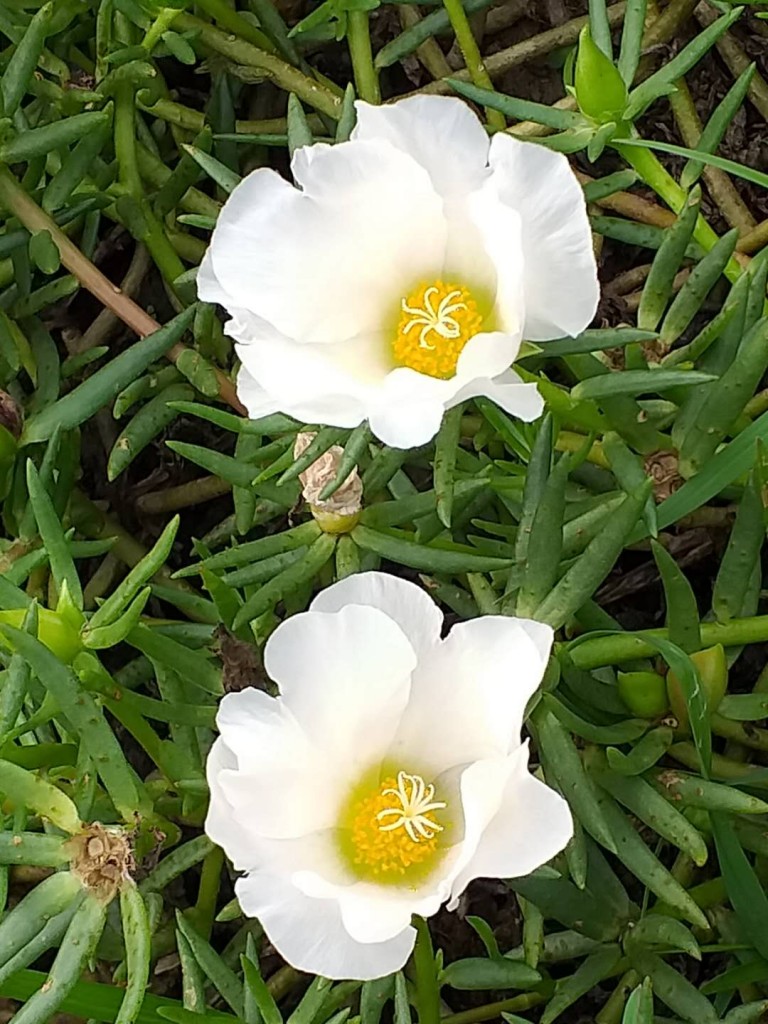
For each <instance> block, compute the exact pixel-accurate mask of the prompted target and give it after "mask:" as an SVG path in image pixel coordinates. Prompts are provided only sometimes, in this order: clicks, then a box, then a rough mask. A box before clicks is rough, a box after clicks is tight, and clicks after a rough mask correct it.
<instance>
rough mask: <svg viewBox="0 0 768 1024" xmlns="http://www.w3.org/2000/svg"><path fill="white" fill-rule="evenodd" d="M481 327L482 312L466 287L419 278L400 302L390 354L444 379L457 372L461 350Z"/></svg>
mask: <svg viewBox="0 0 768 1024" xmlns="http://www.w3.org/2000/svg"><path fill="white" fill-rule="evenodd" d="M482 329H483V316H482V314H481V312H480V309H479V307H478V303H477V301H476V300H475V298H474V297H473V295H472V293H471V292H470V291H469V290H468V289H467V288H465V287H464V286H463V285H459V284H454V283H452V282H446V281H427V282H422V283H421V284H419V285H417V287H416V288H415V289H414V290H413V291H412V292H411V293H410V294H409V295H407V296H406V297H405V298H404V299H403V300H402V301H401V303H400V319H399V321H398V324H397V333H396V336H395V339H394V341H393V343H392V354H393V356H394V359H395V363H396V364H397V365H398V366H409V367H410V368H411V369H412V370H417V371H418V372H419V373H424V374H427V376H429V377H439V378H440V379H442V380H447V379H448V378H449V377H453V375H454V374H455V373H456V364H457V363H458V361H459V356H460V355H461V350H462V349H463V348H464V346H465V345H466V343H467V342H468V341H469V340H470V338H472V337H474V336H475V335H476V334H478V333H479V332H480V331H481V330H482Z"/></svg>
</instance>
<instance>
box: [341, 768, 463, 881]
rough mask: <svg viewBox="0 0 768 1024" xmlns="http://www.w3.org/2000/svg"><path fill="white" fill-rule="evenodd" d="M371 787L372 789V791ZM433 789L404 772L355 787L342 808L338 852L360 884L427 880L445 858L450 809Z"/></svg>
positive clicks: (418, 777)
mask: <svg viewBox="0 0 768 1024" xmlns="http://www.w3.org/2000/svg"><path fill="white" fill-rule="evenodd" d="M372 783H373V785H372ZM446 806H447V805H446V803H445V801H443V800H437V799H436V798H435V787H434V785H432V784H429V785H428V784H427V783H426V782H425V781H424V779H423V778H422V777H421V776H420V775H410V774H409V773H408V772H404V771H400V772H398V773H397V775H396V776H395V775H388V776H387V777H386V778H384V779H382V780H381V781H378V780H372V779H371V778H370V776H369V777H368V778H367V779H366V781H365V782H364V783H363V784H362V785H360V786H357V787H355V789H354V790H353V791H352V794H351V797H350V799H349V801H348V803H347V805H346V807H345V808H344V811H343V814H342V819H341V829H340V848H341V852H342V854H343V856H344V859H345V861H346V862H347V864H348V865H349V867H350V868H351V869H352V870H353V871H354V873H355V874H356V875H358V876H359V877H360V878H364V879H367V880H370V881H375V882H380V883H382V882H383V883H386V882H395V883H400V884H402V883H403V882H406V881H413V880H414V879H416V878H419V877H423V876H425V875H427V874H429V872H430V871H431V870H432V867H433V866H434V863H435V860H436V859H437V858H438V857H439V856H440V855H441V853H442V849H443V848H441V843H440V839H441V834H442V833H443V832H444V831H445V827H446V823H442V824H441V822H440V820H439V819H440V812H441V811H444V810H445V808H446Z"/></svg>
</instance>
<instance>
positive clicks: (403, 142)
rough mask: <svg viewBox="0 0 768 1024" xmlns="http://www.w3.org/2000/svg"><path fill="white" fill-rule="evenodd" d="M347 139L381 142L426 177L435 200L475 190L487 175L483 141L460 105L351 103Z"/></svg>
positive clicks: (429, 99)
mask: <svg viewBox="0 0 768 1024" xmlns="http://www.w3.org/2000/svg"><path fill="white" fill-rule="evenodd" d="M355 108H356V110H357V125H356V127H355V129H354V131H353V132H352V138H353V139H386V140H387V141H388V142H391V143H392V145H394V146H397V147H398V148H399V149H400V150H402V152H404V153H408V154H410V155H411V156H412V157H413V158H414V159H415V160H418V162H419V163H420V164H421V165H422V167H424V168H425V169H426V170H427V171H428V172H429V174H430V176H431V178H432V182H433V184H434V187H435V188H436V189H437V190H438V192H440V194H441V195H443V196H445V197H447V198H452V197H455V196H461V195H462V194H464V193H466V192H470V191H473V190H474V189H476V188H478V187H479V185H480V184H481V182H482V181H483V179H484V178H485V177H486V176H487V174H488V170H487V164H488V136H487V135H486V133H485V130H484V128H483V126H482V125H481V124H480V121H479V120H478V119H477V117H476V116H475V115H474V114H473V113H472V111H471V110H470V108H469V107H468V106H467V104H466V103H464V102H463V100H459V99H455V98H454V97H447V96H409V97H408V98H407V99H403V100H398V101H397V102H396V103H389V104H386V105H384V106H371V104H369V103H363V102H362V101H359V100H358V102H357V103H355Z"/></svg>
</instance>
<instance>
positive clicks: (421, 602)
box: [310, 572, 443, 658]
mask: <svg viewBox="0 0 768 1024" xmlns="http://www.w3.org/2000/svg"><path fill="white" fill-rule="evenodd" d="M350 604H362V605H368V606H369V607H371V608H378V609H379V611H382V612H384V614H385V615H388V616H389V617H390V619H393V620H394V621H395V622H396V623H397V624H398V626H399V627H400V629H402V631H403V633H405V635H406V636H407V637H408V640H409V641H410V643H411V647H413V649H414V651H415V652H416V655H417V657H418V658H421V657H423V656H424V654H425V653H426V652H427V651H429V650H430V649H431V648H432V647H434V646H435V645H436V644H437V643H439V642H440V631H441V630H442V627H443V613H442V612H441V611H440V609H439V608H438V606H437V605H436V604H435V602H434V601H433V600H432V598H431V597H430V596H429V594H427V592H426V591H425V590H423V589H422V588H421V587H418V586H416V584H415V583H411V582H410V581H409V580H404V579H402V578H401V577H400V576H391V575H390V574H389V573H386V572H359V573H356V574H355V575H354V576H347V577H346V578H345V579H343V580H339V582H338V583H334V584H333V585H332V586H330V587H327V588H326V589H325V590H321V591H320V593H319V594H318V595H317V597H316V598H315V599H314V601H313V602H312V604H311V605H310V609H311V610H312V611H313V612H337V611H340V610H341V609H342V608H344V607H346V606H347V605H350Z"/></svg>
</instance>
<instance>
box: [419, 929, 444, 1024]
mask: <svg viewBox="0 0 768 1024" xmlns="http://www.w3.org/2000/svg"><path fill="white" fill-rule="evenodd" d="M413 925H414V927H415V929H416V945H415V946H414V948H413V966H414V970H415V973H416V1006H417V1008H418V1011H419V1024H440V988H439V986H438V984H437V971H436V968H435V953H434V950H433V949H432V936H431V935H430V933H429V925H428V924H427V922H426V921H425V920H424V918H423V917H418V916H415V917H414V919H413Z"/></svg>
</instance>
